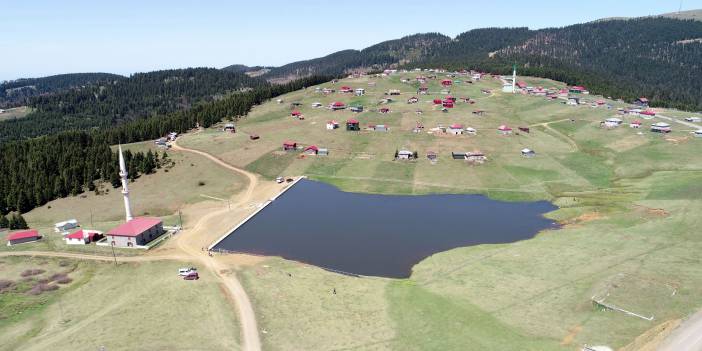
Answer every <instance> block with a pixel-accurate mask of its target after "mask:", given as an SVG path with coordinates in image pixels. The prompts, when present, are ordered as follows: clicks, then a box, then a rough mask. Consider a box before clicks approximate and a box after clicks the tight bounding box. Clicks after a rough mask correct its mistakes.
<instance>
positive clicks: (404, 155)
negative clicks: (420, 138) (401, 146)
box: [397, 150, 414, 160]
mask: <svg viewBox="0 0 702 351" xmlns="http://www.w3.org/2000/svg"><path fill="white" fill-rule="evenodd" d="M397 158H398V159H400V160H409V159H412V158H414V152H412V151H409V150H400V151H398V152H397Z"/></svg>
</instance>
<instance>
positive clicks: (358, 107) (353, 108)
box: [351, 105, 363, 113]
mask: <svg viewBox="0 0 702 351" xmlns="http://www.w3.org/2000/svg"><path fill="white" fill-rule="evenodd" d="M351 112H356V113H361V112H363V106H362V105H353V106H351Z"/></svg>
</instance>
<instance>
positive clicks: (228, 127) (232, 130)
mask: <svg viewBox="0 0 702 351" xmlns="http://www.w3.org/2000/svg"><path fill="white" fill-rule="evenodd" d="M223 130H224V131H225V132H229V133H236V126H235V125H234V123H225V124H224V128H223Z"/></svg>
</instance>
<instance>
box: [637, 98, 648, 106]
mask: <svg viewBox="0 0 702 351" xmlns="http://www.w3.org/2000/svg"><path fill="white" fill-rule="evenodd" d="M634 105H636V106H639V107H642V108H648V99H647V98H645V97H643V96H642V97H640V98H638V99H636V100H634Z"/></svg>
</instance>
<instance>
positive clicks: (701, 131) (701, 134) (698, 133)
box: [692, 129, 702, 138]
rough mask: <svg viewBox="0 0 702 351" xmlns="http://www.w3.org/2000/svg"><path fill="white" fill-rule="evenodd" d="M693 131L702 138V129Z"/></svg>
mask: <svg viewBox="0 0 702 351" xmlns="http://www.w3.org/2000/svg"><path fill="white" fill-rule="evenodd" d="M692 133H693V134H694V135H695V137H697V138H702V129H698V130H696V131H694V132H692Z"/></svg>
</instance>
